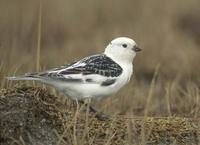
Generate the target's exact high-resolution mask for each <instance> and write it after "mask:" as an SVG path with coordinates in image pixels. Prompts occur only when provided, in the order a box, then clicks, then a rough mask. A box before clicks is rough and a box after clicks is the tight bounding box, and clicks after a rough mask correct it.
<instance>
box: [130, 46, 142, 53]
mask: <svg viewBox="0 0 200 145" xmlns="http://www.w3.org/2000/svg"><path fill="white" fill-rule="evenodd" d="M132 50H133V51H135V52H139V51H141V50H142V49H141V48H139V47H138V46H134V47H133V48H132Z"/></svg>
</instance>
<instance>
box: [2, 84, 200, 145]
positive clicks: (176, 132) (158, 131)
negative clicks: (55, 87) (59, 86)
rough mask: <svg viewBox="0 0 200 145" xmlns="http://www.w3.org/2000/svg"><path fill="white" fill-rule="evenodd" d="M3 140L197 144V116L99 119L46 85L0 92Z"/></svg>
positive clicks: (59, 144) (58, 144)
mask: <svg viewBox="0 0 200 145" xmlns="http://www.w3.org/2000/svg"><path fill="white" fill-rule="evenodd" d="M0 112H1V113H0V143H1V145H10V144H13V145H15V144H16V145H19V144H28V145H35V144H37V145H40V144H41V145H64V144H99V145H100V144H102V145H103V144H106V143H107V144H119V145H122V144H149V145H151V144H152V145H155V144H163V145H164V144H198V143H199V140H198V139H199V129H200V121H199V120H198V119H195V120H194V119H188V118H178V117H170V118H142V117H141V118H137V117H136V118H135V117H134V118H132V117H127V116H114V117H111V119H110V120H107V121H100V120H98V119H96V118H95V117H94V116H93V115H91V114H89V115H87V113H86V112H84V111H78V112H77V111H76V107H75V106H74V105H73V104H72V105H70V103H69V102H68V101H67V100H65V101H63V100H62V99H61V98H59V97H56V96H54V95H51V94H49V93H48V92H47V91H46V90H44V89H41V88H33V87H20V88H13V89H2V90H1V91H0Z"/></svg>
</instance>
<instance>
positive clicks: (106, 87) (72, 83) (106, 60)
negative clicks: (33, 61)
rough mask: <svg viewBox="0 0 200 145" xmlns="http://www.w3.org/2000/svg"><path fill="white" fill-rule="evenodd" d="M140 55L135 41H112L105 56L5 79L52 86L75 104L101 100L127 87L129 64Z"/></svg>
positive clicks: (122, 39) (93, 56)
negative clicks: (81, 101) (79, 101)
mask: <svg viewBox="0 0 200 145" xmlns="http://www.w3.org/2000/svg"><path fill="white" fill-rule="evenodd" d="M139 51H141V49H140V48H139V47H137V44H136V43H135V41H134V40H132V39H130V38H127V37H119V38H116V39H114V40H112V41H111V42H110V43H109V44H108V46H107V47H106V49H105V51H104V53H102V54H97V55H92V56H89V57H86V58H83V59H81V60H80V61H77V62H75V63H72V64H69V65H63V66H61V67H58V68H54V69H52V70H48V71H44V72H39V73H29V74H25V75H23V76H16V77H8V79H9V80H35V81H40V82H42V83H45V84H48V85H51V86H53V87H55V88H56V89H58V90H59V91H61V92H63V93H64V94H65V95H67V96H70V97H71V98H72V99H74V100H84V99H86V98H97V99H100V98H102V97H103V96H108V95H110V94H113V93H116V92H117V91H118V90H119V89H120V88H122V87H123V86H124V85H125V84H127V83H128V82H129V80H130V78H131V75H132V72H133V65H132V61H133V59H134V57H135V55H136V52H139Z"/></svg>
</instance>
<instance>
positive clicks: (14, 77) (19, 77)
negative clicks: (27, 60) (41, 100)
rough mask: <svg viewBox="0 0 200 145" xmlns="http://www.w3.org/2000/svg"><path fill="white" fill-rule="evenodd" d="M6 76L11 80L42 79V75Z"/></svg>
mask: <svg viewBox="0 0 200 145" xmlns="http://www.w3.org/2000/svg"><path fill="white" fill-rule="evenodd" d="M6 78H7V79H8V80H11V81H23V80H36V81H38V80H41V79H40V77H38V76H37V75H22V76H13V77H6Z"/></svg>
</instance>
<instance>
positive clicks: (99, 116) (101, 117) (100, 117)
mask: <svg viewBox="0 0 200 145" xmlns="http://www.w3.org/2000/svg"><path fill="white" fill-rule="evenodd" d="M95 117H96V118H97V119H98V120H99V121H109V120H110V117H109V116H108V115H105V114H102V113H97V114H96V115H95Z"/></svg>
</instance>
